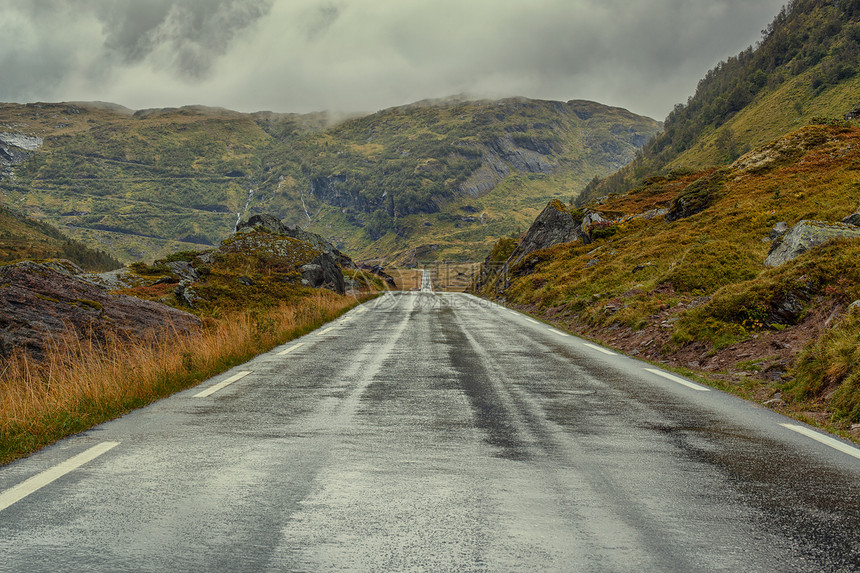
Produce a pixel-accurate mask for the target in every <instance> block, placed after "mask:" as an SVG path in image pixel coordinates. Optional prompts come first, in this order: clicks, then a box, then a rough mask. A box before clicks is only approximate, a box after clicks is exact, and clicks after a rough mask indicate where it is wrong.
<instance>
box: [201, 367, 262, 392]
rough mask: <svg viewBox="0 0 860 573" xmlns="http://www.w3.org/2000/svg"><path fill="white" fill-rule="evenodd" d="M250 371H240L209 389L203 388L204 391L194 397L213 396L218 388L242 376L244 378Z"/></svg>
mask: <svg viewBox="0 0 860 573" xmlns="http://www.w3.org/2000/svg"><path fill="white" fill-rule="evenodd" d="M250 373H251V371H250V370H245V371H244V372H239V373H238V374H236V375H234V376H231V377H229V378H227V379H226V380H224V381H223V382H219V383H217V384H215V385H214V386H212V387H211V388H209V389H207V390H203V391H202V392H199V393H197V394H195V395H194V397H195V398H206V397H207V396H211V395H212V394H214V393H215V392H217V391H218V390H220V389H222V388H224V387H226V386H229V385H230V384H232V383H233V382H235V381H237V380H241V379H242V378H244V377H245V376H247V375H248V374H250Z"/></svg>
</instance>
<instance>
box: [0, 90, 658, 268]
mask: <svg viewBox="0 0 860 573" xmlns="http://www.w3.org/2000/svg"><path fill="white" fill-rule="evenodd" d="M659 128H660V126H659V124H658V123H657V122H655V121H654V120H651V119H648V118H644V117H640V116H636V115H634V114H632V113H630V112H627V111H626V110H622V109H618V108H612V107H607V106H603V105H600V104H596V103H593V102H586V101H571V102H567V103H562V102H549V101H539V100H527V99H521V98H518V99H508V100H500V101H468V100H465V99H462V98H451V99H447V100H437V101H424V102H419V103H416V104H413V105H409V106H403V107H398V108H392V109H387V110H382V111H380V112H377V113H374V114H371V115H366V116H362V117H353V118H345V119H344V118H334V117H331V116H329V115H326V114H311V115H293V114H274V113H269V112H261V113H255V114H242V113H237V112H232V111H229V110H223V109H213V108H204V107H200V106H191V107H185V108H179V109H160V110H140V111H136V112H132V111H131V110H127V109H125V108H122V107H120V106H114V105H110V104H91V103H64V104H27V105H16V104H3V105H0V130H5V131H4V133H6V134H7V135H9V136H10V137H9V139H10V141H11V142H12V144H14V143H15V142H16V141H17V142H18V143H19V144H22V145H25V147H26V149H25V148H21V147H18V148H15V150H16V153H17V155H16V156H15V158H14V159H15V161H14V164H13V165H10V166H7V168H6V169H5V171H4V175H3V177H2V180H0V192H1V193H2V198H3V199H2V200H3V201H4V202H5V203H6V204H11V203H14V204H15V205H16V206H17V207H18V208H19V209H21V210H22V211H24V212H26V213H27V214H29V215H30V216H32V217H34V218H36V219H39V220H43V221H48V222H50V223H52V224H54V225H56V226H57V227H59V228H60V229H62V230H63V231H64V232H66V233H68V234H69V235H70V236H72V237H74V238H76V239H79V240H82V241H84V242H86V243H87V244H89V245H96V246H98V248H100V249H104V250H106V251H109V252H111V253H115V254H116V255H117V256H119V257H120V258H121V259H123V260H126V261H132V260H139V259H153V258H158V257H163V256H166V255H167V254H169V253H171V252H175V251H178V250H188V249H194V248H200V247H201V246H207V245H215V244H218V243H219V242H220V241H221V240H222V239H223V238H225V237H226V236H228V235H229V234H230V233H231V232H232V231H233V229H234V227H235V225H236V223H237V221H238V219H239V218H240V217H244V216H247V215H250V214H253V213H261V212H267V213H272V214H274V215H275V216H277V217H279V218H281V219H284V220H285V221H286V222H287V223H289V224H292V225H296V224H298V225H301V226H302V227H305V228H307V229H308V230H309V231H313V232H318V233H320V234H322V235H324V236H326V237H329V238H331V239H332V240H333V241H334V242H335V243H336V245H337V246H338V247H339V248H342V249H344V250H348V251H349V252H350V253H353V254H355V255H356V256H357V257H359V258H367V257H372V256H382V257H387V258H388V259H389V260H397V261H399V262H407V263H409V262H413V263H414V262H416V261H418V260H426V259H439V258H449V259H468V258H473V257H475V256H476V254H477V253H478V252H480V251H481V250H483V249H486V248H488V247H489V246H490V245H491V244H492V242H493V241H494V240H495V239H496V238H498V237H499V236H502V235H506V234H510V233H515V232H517V230H518V229H522V228H523V227H525V226H527V225H528V223H529V222H530V221H531V219H533V218H534V216H535V215H536V214H537V208H539V206H540V205H541V204H543V203H544V202H546V200H548V199H549V198H552V197H557V196H562V197H565V198H568V197H569V196H570V195H571V192H572V191H573V190H575V189H577V188H580V187H581V186H582V185H583V184H584V183H585V182H587V181H588V180H590V179H592V178H593V177H595V176H600V175H605V174H607V173H610V172H612V171H614V170H616V169H618V168H619V167H621V166H623V165H624V164H626V163H627V162H629V161H630V160H632V159H633V157H634V155H635V152H636V150H637V149H639V148H641V147H642V146H643V145H644V144H645V143H646V142H647V141H648V139H649V138H651V137H652V136H653V135H654V134H656V133H657V132H658V131H659ZM10 149H12V147H10Z"/></svg>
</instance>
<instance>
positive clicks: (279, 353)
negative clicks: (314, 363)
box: [278, 342, 305, 356]
mask: <svg viewBox="0 0 860 573" xmlns="http://www.w3.org/2000/svg"><path fill="white" fill-rule="evenodd" d="M304 345H305V343H304V342H299V343H298V344H293V345H292V346H290V347H289V348H287V349H286V350H281V351H280V352H278V356H283V355H284V354H289V353H290V352H292V351H293V350H295V349H296V348H298V347H300V346H304Z"/></svg>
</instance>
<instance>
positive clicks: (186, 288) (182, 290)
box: [173, 279, 200, 308]
mask: <svg viewBox="0 0 860 573" xmlns="http://www.w3.org/2000/svg"><path fill="white" fill-rule="evenodd" d="M191 284H192V281H191V280H188V279H185V280H181V281H179V284H178V285H176V288H175V289H173V294H175V295H176V298H177V299H179V300H180V301H182V303H183V304H185V305H187V306H189V307H191V308H194V304H195V303H196V302H197V301H198V300H200V297H199V296H198V295H197V293H196V292H195V291H194V289H193V288H191Z"/></svg>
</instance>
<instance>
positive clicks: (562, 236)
mask: <svg viewBox="0 0 860 573" xmlns="http://www.w3.org/2000/svg"><path fill="white" fill-rule="evenodd" d="M580 227H581V223H579V222H577V221H574V220H573V217H572V216H571V214H570V211H568V210H567V207H565V206H564V204H563V203H562V202H561V201H559V200H558V199H554V200H552V201H550V202H549V204H548V205H547V206H546V207H544V210H543V211H541V213H540V215H538V216H537V218H536V219H535V222H534V223H532V226H531V227H529V230H528V231H526V234H525V236H524V237H523V239H522V240H521V241H520V244H519V245H517V248H516V249H514V252H513V253H511V256H510V257H509V258H508V261H507V263H506V265H507V266H508V268H511V267H514V266H515V265H516V264H517V263H519V262H520V261H521V260H522V259H523V258H524V257H525V256H526V255H528V254H530V253H533V252H535V251H537V250H540V249H547V248H549V247H551V246H553V245H557V244H559V243H567V242H570V241H574V240H576V239H578V238H579V237H580V236H581V234H582V232H581V230H580Z"/></svg>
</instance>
